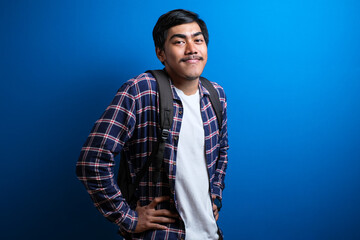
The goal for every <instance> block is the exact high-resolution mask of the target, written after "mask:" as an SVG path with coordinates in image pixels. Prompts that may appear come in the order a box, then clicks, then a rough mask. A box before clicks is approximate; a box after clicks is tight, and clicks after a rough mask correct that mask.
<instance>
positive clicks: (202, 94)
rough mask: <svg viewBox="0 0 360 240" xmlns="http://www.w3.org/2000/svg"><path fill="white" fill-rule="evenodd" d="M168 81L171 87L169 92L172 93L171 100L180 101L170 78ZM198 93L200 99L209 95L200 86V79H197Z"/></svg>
mask: <svg viewBox="0 0 360 240" xmlns="http://www.w3.org/2000/svg"><path fill="white" fill-rule="evenodd" d="M169 81H170V86H171V90H172V93H173V99H175V100H180V97H179V95H178V94H177V92H176V90H175V86H174V84H173V82H172V80H171V78H169ZM199 92H200V98H202V97H204V96H209V95H210V93H209V91H208V90H207V89H206V88H205V87H204V86H203V85H202V84H201V78H200V79H199Z"/></svg>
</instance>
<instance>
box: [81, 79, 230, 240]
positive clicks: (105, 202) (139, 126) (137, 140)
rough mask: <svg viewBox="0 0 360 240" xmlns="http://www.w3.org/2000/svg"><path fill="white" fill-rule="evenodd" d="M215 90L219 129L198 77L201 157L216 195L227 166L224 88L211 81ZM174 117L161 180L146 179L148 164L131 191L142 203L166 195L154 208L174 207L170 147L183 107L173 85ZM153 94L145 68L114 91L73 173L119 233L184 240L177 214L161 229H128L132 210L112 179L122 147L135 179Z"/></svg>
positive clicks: (154, 109)
mask: <svg viewBox="0 0 360 240" xmlns="http://www.w3.org/2000/svg"><path fill="white" fill-rule="evenodd" d="M213 85H214V87H215V89H216V90H217V91H218V93H219V97H220V102H221V105H222V109H223V112H222V114H223V120H222V127H221V132H219V128H218V122H217V119H216V115H215V112H214V110H213V108H212V106H211V102H210V99H209V92H208V91H207V90H206V89H205V88H204V87H203V86H202V85H201V82H199V90H200V95H201V96H200V99H201V103H200V104H201V105H200V106H201V116H202V119H203V123H204V131H205V156H206V161H207V168H208V173H209V182H210V191H211V194H214V195H216V196H217V197H218V198H220V199H222V190H223V189H224V187H225V185H224V177H225V171H226V167H227V150H228V138H227V116H226V105H227V103H226V97H225V93H224V90H223V89H222V88H221V87H220V86H219V85H218V84H216V83H213ZM171 87H172V92H173V98H174V99H173V106H174V117H173V124H172V128H171V130H170V134H169V136H168V139H167V141H166V144H165V151H164V162H163V166H162V169H161V180H160V182H158V183H156V184H154V183H153V182H152V177H153V169H152V167H151V166H150V168H149V171H148V172H147V173H146V174H145V176H144V177H143V179H142V181H141V182H140V184H139V187H138V189H137V192H136V195H137V196H138V198H139V200H140V204H141V206H144V205H148V204H149V203H150V202H151V201H152V200H153V199H154V198H155V197H158V196H164V195H169V196H170V202H168V203H160V204H159V205H158V206H157V208H158V209H161V208H167V209H173V210H175V211H176V208H177V200H176V193H175V190H174V189H175V181H176V152H177V144H178V138H179V133H180V127H181V120H182V114H183V107H182V104H181V100H180V98H179V96H178V95H177V93H176V91H175V89H174V85H173V84H172V83H171ZM158 106H159V94H158V90H157V82H156V80H155V79H154V77H153V76H152V75H151V74H150V73H143V74H141V75H139V76H137V77H136V78H133V79H130V80H129V81H127V82H126V83H125V84H124V85H123V86H122V87H121V88H120V89H119V90H118V92H117V94H116V96H115V98H114V99H113V101H112V103H111V104H110V105H109V106H108V107H107V109H106V110H105V112H104V113H103V115H102V116H101V118H100V119H99V120H97V121H96V123H95V125H94V127H93V129H92V131H91V133H90V135H89V136H88V138H87V140H86V142H85V144H84V146H83V148H82V150H81V154H80V157H79V160H78V162H77V167H76V174H77V176H78V178H79V179H80V180H81V181H82V182H83V184H84V185H85V187H86V189H87V191H88V193H89V194H90V196H91V198H92V200H93V202H94V205H95V206H96V207H97V209H98V210H99V211H100V212H101V213H102V214H103V215H104V216H105V217H106V218H107V219H109V220H110V221H112V222H114V223H115V224H117V225H118V226H119V231H120V233H121V234H122V235H124V236H128V237H130V238H132V239H184V238H185V226H184V223H183V221H182V220H181V219H180V220H178V221H177V222H175V223H172V224H167V230H149V231H146V232H144V233H137V234H135V233H133V232H134V230H135V228H136V224H137V219H138V215H137V212H136V211H135V210H134V207H133V206H131V207H130V205H129V204H128V203H127V202H126V201H125V199H124V198H123V197H122V194H121V191H120V189H119V187H118V185H117V184H116V181H115V180H114V166H115V160H114V158H115V156H116V155H117V154H119V153H120V152H121V151H122V150H123V157H124V158H125V159H126V160H127V161H128V165H129V170H130V175H131V178H132V180H133V181H134V180H135V177H136V174H137V173H138V172H139V171H140V169H141V168H142V166H143V164H144V163H145V162H146V159H147V158H148V157H149V156H150V154H151V151H152V147H153V145H154V143H155V142H156V141H157V139H158V132H159V129H160V128H159V124H158V119H159V107H158Z"/></svg>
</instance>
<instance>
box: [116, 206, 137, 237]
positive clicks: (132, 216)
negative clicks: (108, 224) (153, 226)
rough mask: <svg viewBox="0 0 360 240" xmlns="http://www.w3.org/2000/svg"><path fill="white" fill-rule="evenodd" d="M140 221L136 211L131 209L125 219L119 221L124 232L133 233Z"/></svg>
mask: <svg viewBox="0 0 360 240" xmlns="http://www.w3.org/2000/svg"><path fill="white" fill-rule="evenodd" d="M137 223H138V214H137V212H136V211H134V210H132V209H129V210H128V212H127V213H126V215H125V217H124V218H123V221H121V222H119V223H118V226H119V227H120V229H121V231H122V232H128V233H133V232H135V229H136V225H137Z"/></svg>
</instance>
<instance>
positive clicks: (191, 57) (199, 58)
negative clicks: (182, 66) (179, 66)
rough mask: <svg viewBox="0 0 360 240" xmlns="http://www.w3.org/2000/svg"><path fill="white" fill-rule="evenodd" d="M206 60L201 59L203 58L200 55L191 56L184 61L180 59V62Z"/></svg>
mask: <svg viewBox="0 0 360 240" xmlns="http://www.w3.org/2000/svg"><path fill="white" fill-rule="evenodd" d="M194 59H195V60H204V58H203V57H201V56H198V55H190V56H188V57H185V58H182V59H180V62H186V61H188V60H194Z"/></svg>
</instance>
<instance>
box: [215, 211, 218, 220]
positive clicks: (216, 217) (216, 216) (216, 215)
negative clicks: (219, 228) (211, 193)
mask: <svg viewBox="0 0 360 240" xmlns="http://www.w3.org/2000/svg"><path fill="white" fill-rule="evenodd" d="M218 219H219V213H218V212H217V213H216V214H215V220H216V221H217V220H218Z"/></svg>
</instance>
